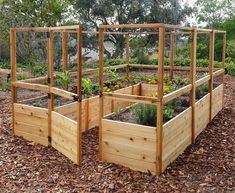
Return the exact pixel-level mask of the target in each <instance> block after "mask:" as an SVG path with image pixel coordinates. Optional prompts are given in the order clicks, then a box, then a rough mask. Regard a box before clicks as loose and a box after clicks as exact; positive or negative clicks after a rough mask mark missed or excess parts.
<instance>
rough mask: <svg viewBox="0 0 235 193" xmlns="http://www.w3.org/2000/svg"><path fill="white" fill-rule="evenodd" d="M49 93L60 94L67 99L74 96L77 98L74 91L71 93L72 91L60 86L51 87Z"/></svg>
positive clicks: (72, 98) (71, 98)
mask: <svg viewBox="0 0 235 193" xmlns="http://www.w3.org/2000/svg"><path fill="white" fill-rule="evenodd" d="M51 93H53V94H55V95H58V96H61V97H64V98H67V99H69V100H74V98H77V96H78V95H77V94H75V93H72V92H69V91H66V90H63V89H60V88H56V87H52V88H51Z"/></svg>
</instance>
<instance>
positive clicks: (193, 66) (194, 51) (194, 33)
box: [190, 29, 197, 143]
mask: <svg viewBox="0 0 235 193" xmlns="http://www.w3.org/2000/svg"><path fill="white" fill-rule="evenodd" d="M191 39H192V41H191V63H190V84H191V85H192V89H191V91H190V106H191V108H192V127H191V128H192V143H194V142H195V103H196V86H195V81H196V63H197V61H196V60H197V30H196V29H194V30H193V31H192V35H191Z"/></svg>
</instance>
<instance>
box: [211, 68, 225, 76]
mask: <svg viewBox="0 0 235 193" xmlns="http://www.w3.org/2000/svg"><path fill="white" fill-rule="evenodd" d="M223 73H224V69H220V70H216V71H215V72H213V77H216V76H219V75H222V74H223Z"/></svg>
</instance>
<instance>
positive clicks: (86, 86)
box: [82, 78, 92, 97]
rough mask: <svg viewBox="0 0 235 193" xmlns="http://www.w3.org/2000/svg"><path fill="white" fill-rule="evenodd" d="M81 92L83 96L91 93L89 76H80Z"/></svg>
mask: <svg viewBox="0 0 235 193" xmlns="http://www.w3.org/2000/svg"><path fill="white" fill-rule="evenodd" d="M82 93H83V95H84V96H86V97H87V96H90V95H92V82H91V79H89V78H82Z"/></svg>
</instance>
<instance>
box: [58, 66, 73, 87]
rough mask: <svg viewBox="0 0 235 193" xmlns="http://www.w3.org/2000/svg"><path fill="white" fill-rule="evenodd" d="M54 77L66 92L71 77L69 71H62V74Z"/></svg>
mask: <svg viewBox="0 0 235 193" xmlns="http://www.w3.org/2000/svg"><path fill="white" fill-rule="evenodd" d="M56 77H57V78H58V82H59V83H60V84H61V86H62V88H63V89H64V90H68V88H69V82H70V80H71V76H70V73H69V71H66V70H65V71H64V72H63V73H60V74H57V75H56Z"/></svg>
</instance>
